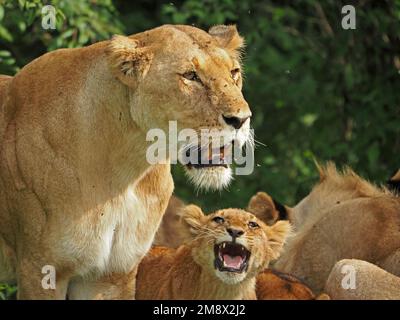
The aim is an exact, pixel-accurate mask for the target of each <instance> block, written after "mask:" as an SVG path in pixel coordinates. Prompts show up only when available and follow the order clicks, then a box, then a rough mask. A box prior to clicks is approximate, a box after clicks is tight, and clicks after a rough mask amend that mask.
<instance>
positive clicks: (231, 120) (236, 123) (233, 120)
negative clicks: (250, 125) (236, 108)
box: [222, 116, 250, 130]
mask: <svg viewBox="0 0 400 320" xmlns="http://www.w3.org/2000/svg"><path fill="white" fill-rule="evenodd" d="M222 118H224V121H225V123H226V124H227V125H229V126H232V127H234V128H235V129H236V130H238V129H240V128H241V127H242V125H243V123H245V122H246V120H247V119H248V118H250V117H244V118H239V117H230V116H222Z"/></svg>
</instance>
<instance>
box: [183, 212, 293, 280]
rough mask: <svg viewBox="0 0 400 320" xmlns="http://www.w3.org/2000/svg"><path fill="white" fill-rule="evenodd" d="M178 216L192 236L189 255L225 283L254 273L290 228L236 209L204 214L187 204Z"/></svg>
mask: <svg viewBox="0 0 400 320" xmlns="http://www.w3.org/2000/svg"><path fill="white" fill-rule="evenodd" d="M182 217H183V221H184V223H186V224H187V225H188V226H189V227H190V230H191V232H192V234H193V236H194V238H193V240H192V243H191V244H190V247H191V248H192V255H193V259H194V260H195V261H196V262H197V264H199V265H201V266H202V268H203V269H205V270H206V271H208V272H209V273H214V274H215V275H216V276H217V277H218V278H219V279H220V280H222V281H223V282H224V283H227V284H236V283H239V282H241V281H243V280H244V279H246V278H251V277H254V276H256V275H257V274H258V273H259V272H260V271H261V270H263V269H265V268H266V267H267V266H268V263H269V262H270V261H271V260H274V259H276V258H278V256H279V255H280V252H281V249H282V246H283V244H284V242H285V239H286V236H287V235H288V232H289V230H290V226H289V223H288V222H287V221H279V222H277V223H276V224H275V225H273V226H272V227H270V226H267V225H266V224H264V223H263V222H262V221H261V220H259V219H257V218H256V217H255V216H254V215H252V214H250V213H248V212H246V211H244V210H240V209H224V210H219V211H217V212H215V213H213V214H210V215H204V214H203V212H202V211H201V209H200V208H199V207H197V206H194V205H190V206H187V207H185V209H184V210H183V212H182Z"/></svg>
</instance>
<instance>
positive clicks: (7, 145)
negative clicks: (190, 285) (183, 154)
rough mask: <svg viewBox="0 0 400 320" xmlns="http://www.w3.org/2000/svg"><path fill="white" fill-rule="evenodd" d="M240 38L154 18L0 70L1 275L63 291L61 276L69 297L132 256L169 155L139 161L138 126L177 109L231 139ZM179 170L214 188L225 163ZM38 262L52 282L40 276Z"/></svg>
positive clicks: (176, 116)
mask: <svg viewBox="0 0 400 320" xmlns="http://www.w3.org/2000/svg"><path fill="white" fill-rule="evenodd" d="M242 44H243V39H242V38H241V37H240V36H239V35H238V33H237V31H236V28H235V27H234V26H216V27H213V28H211V29H210V32H209V33H207V32H205V31H202V30H200V29H197V28H194V27H190V26H172V25H165V26H161V27H159V28H155V29H152V30H149V31H145V32H142V33H139V34H135V35H132V36H130V37H125V36H115V37H113V39H111V40H109V41H103V42H99V43H96V44H93V45H91V46H88V47H84V48H78V49H61V50H56V51H53V52H50V53H47V54H45V55H43V56H41V57H39V58H37V59H36V60H34V61H32V62H31V63H29V64H28V65H27V66H25V67H24V68H23V69H22V70H21V71H20V72H19V73H18V74H17V75H16V76H15V77H13V78H11V79H10V78H3V77H2V78H1V81H0V97H1V99H0V101H1V106H0V108H1V114H0V139H1V140H0V142H1V144H0V282H4V281H14V280H17V282H18V289H19V291H18V295H19V298H22V299H27V298H36V299H41V298H60V299H63V298H65V296H66V293H67V289H68V287H69V286H70V290H71V292H70V298H74V297H79V294H77V292H79V289H74V288H80V287H84V288H85V289H86V290H88V291H90V288H87V286H89V283H92V279H97V278H98V277H99V276H103V275H107V274H109V273H111V272H122V273H124V272H128V271H129V270H130V269H131V268H132V266H137V265H138V264H139V262H140V260H141V258H142V257H143V256H144V255H145V254H146V252H147V251H148V249H149V248H150V245H151V243H152V241H153V237H154V234H155V232H156V230H157V228H158V225H159V223H160V221H161V217H162V214H163V212H164V211H165V208H166V206H167V202H168V199H169V198H170V196H171V193H172V190H173V182H172V179H171V175H170V166H169V157H168V155H166V156H165V158H164V159H161V160H162V164H159V163H156V164H151V163H149V161H148V159H147V158H146V150H147V149H148V147H149V146H150V145H151V141H147V140H146V135H147V133H148V132H149V130H150V129H153V128H157V129H161V130H163V131H164V132H168V126H169V121H170V120H176V121H177V125H178V129H181V128H191V129H194V130H195V131H197V132H199V130H200V129H201V128H208V129H217V130H223V132H224V135H225V137H228V138H229V139H230V140H237V141H239V142H240V144H241V145H242V144H243V143H244V142H245V140H246V139H248V137H249V121H250V120H249V119H248V118H249V117H250V115H251V113H250V110H249V106H248V105H247V103H246V101H245V100H244V98H243V95H242V93H241V87H242V78H241V66H240V48H241V46H242ZM194 75H195V76H194ZM227 119H231V122H232V119H234V121H236V122H235V123H237V122H239V123H240V125H242V124H243V125H242V126H241V127H240V130H237V131H236V130H235V129H234V128H233V126H232V125H231V124H229V123H228V122H227ZM245 120H246V121H245ZM189 175H191V177H192V179H193V180H195V182H198V183H199V184H201V185H204V186H206V187H210V188H218V187H221V186H223V185H226V184H227V183H228V182H229V177H230V171H229V168H223V167H218V168H216V167H210V168H202V169H192V170H190V172H189ZM221 181H222V182H221ZM44 267H46V268H45V269H43V268H44ZM48 267H49V268H50V270H53V271H56V286H55V289H50V290H47V289H45V288H44V287H45V286H43V285H42V278H43V277H44V276H45V274H43V273H42V270H48V269H47V268H48ZM84 279H85V281H84ZM89 279H90V281H86V280H89ZM94 287H95V285H94ZM93 290H94V289H93ZM93 294H95V292H93Z"/></svg>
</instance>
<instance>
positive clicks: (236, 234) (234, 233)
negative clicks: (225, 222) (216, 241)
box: [226, 228, 244, 238]
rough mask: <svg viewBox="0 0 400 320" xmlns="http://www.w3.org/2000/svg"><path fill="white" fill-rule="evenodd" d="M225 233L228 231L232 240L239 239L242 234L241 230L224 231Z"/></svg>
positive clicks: (229, 229)
mask: <svg viewBox="0 0 400 320" xmlns="http://www.w3.org/2000/svg"><path fill="white" fill-rule="evenodd" d="M226 231H228V233H229V235H230V236H231V237H232V238H239V237H240V236H241V235H242V234H243V233H244V232H243V231H242V230H237V229H231V228H228V229H226Z"/></svg>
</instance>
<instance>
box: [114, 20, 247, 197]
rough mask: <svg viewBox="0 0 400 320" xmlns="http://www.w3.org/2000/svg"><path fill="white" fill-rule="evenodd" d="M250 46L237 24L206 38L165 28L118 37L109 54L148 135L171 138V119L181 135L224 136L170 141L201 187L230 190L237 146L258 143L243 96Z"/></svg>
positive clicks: (137, 119) (178, 28)
mask: <svg viewBox="0 0 400 320" xmlns="http://www.w3.org/2000/svg"><path fill="white" fill-rule="evenodd" d="M242 46H243V39H242V38H241V37H240V36H239V34H238V32H237V30H236V27H235V26H215V27H213V28H211V29H210V30H209V32H205V31H203V30H200V29H198V28H195V27H191V26H178V25H176V26H173V25H165V26H161V27H159V28H156V29H152V30H149V31H146V32H143V33H140V34H137V35H133V36H130V37H124V36H115V37H114V38H113V39H112V40H111V41H110V43H109V45H108V48H107V56H108V60H109V62H110V67H111V69H112V72H113V74H114V75H115V76H116V77H117V78H118V79H119V80H120V81H121V82H122V83H123V84H124V85H126V86H127V89H128V95H129V99H130V104H131V106H130V108H131V116H132V119H133V120H134V122H135V123H136V124H137V126H138V127H139V128H140V129H142V130H143V131H144V132H148V131H149V130H150V129H156V128H157V129H161V130H162V131H164V132H165V133H166V136H167V137H168V129H169V121H176V122H177V129H178V132H180V131H181V130H183V129H187V130H190V132H194V133H196V137H200V133H201V131H202V130H204V129H206V130H208V131H209V132H211V136H214V137H215V138H216V139H215V142H216V143H215V144H213V145H212V146H211V144H210V142H209V141H205V142H204V141H200V139H197V140H196V139H195V140H193V139H192V140H190V141H180V142H178V141H167V143H168V144H174V145H176V146H177V149H178V152H179V154H178V158H179V159H182V158H185V159H186V160H187V161H186V163H185V169H186V170H185V171H186V173H187V175H188V176H189V178H190V180H192V181H193V182H194V183H195V184H197V185H198V186H200V187H204V188H211V189H219V188H222V187H225V186H226V185H227V184H228V183H229V182H230V180H231V175H232V173H231V169H230V167H229V163H228V162H229V161H227V158H228V156H229V157H231V151H232V150H231V149H232V145H235V146H236V147H238V148H241V147H242V146H243V145H244V143H245V142H246V141H247V140H249V139H251V134H250V116H251V112H250V109H249V106H248V104H247V102H246V101H245V99H244V97H243V95H242V91H241V89H242V74H241V71H242V70H241V64H240V50H241V47H242ZM186 133H189V131H187V132H186ZM189 135H190V136H192V135H191V134H189ZM179 140H180V139H179ZM167 150H171V149H169V148H168V149H167ZM199 151H200V152H199ZM188 153H189V154H190V155H191V157H190V161H189V159H187V158H188V157H187V156H186V155H187V154H188ZM193 154H194V155H193ZM217 158H218V159H217Z"/></svg>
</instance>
